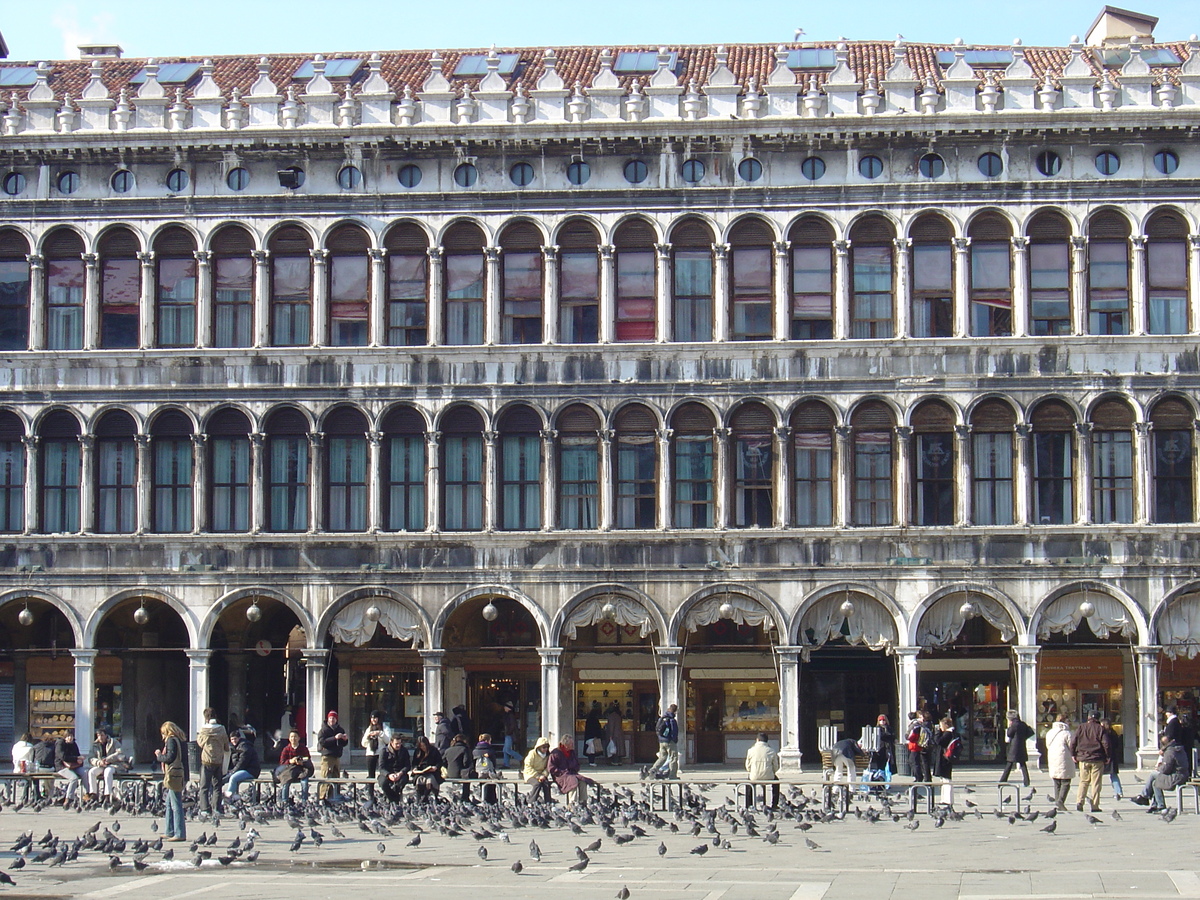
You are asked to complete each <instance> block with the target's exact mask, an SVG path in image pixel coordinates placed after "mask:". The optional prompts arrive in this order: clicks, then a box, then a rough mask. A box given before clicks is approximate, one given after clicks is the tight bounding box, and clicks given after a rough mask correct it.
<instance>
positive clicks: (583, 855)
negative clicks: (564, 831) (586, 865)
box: [575, 847, 588, 859]
mask: <svg viewBox="0 0 1200 900" xmlns="http://www.w3.org/2000/svg"><path fill="white" fill-rule="evenodd" d="M575 856H576V858H577V859H587V858H588V855H587V852H586V851H585V850H584V849H583V848H582V847H576V848H575Z"/></svg>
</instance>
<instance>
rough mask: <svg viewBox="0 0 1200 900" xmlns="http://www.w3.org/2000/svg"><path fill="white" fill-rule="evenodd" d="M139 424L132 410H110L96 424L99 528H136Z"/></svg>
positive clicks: (120, 530) (107, 531)
mask: <svg viewBox="0 0 1200 900" xmlns="http://www.w3.org/2000/svg"><path fill="white" fill-rule="evenodd" d="M136 435H137V425H136V424H134V421H133V419H132V417H130V415H129V413H125V412H110V413H108V414H107V415H106V416H104V418H103V419H101V420H100V423H99V424H98V425H97V426H96V462H95V469H96V531H97V532H98V533H100V534H132V533H133V532H134V531H135V530H136V529H137V480H138V467H137V441H136Z"/></svg>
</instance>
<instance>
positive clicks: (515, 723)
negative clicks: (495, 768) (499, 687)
mask: <svg viewBox="0 0 1200 900" xmlns="http://www.w3.org/2000/svg"><path fill="white" fill-rule="evenodd" d="M502 725H503V728H504V747H503V749H502V750H501V751H500V752H501V758H500V763H501V766H500V768H502V769H507V768H508V764H509V759H510V758H511V759H515V760H516V761H517V762H521V754H520V753H519V752H517V743H518V741H517V738H518V736H519V735H520V732H521V722H520V720H519V719H518V718H517V711H516V708H515V707H514V706H513V702H512V701H511V700H508V701H506V702H505V704H504V718H503V720H502Z"/></svg>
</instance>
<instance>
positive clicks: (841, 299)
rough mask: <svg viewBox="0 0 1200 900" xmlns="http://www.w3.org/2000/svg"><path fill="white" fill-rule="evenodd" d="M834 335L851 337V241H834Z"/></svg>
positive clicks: (841, 337)
mask: <svg viewBox="0 0 1200 900" xmlns="http://www.w3.org/2000/svg"><path fill="white" fill-rule="evenodd" d="M833 261H834V265H833V337H834V339H835V340H839V341H841V340H845V339H846V338H848V337H850V290H851V283H850V282H851V280H852V273H851V272H850V242H849V241H834V242H833Z"/></svg>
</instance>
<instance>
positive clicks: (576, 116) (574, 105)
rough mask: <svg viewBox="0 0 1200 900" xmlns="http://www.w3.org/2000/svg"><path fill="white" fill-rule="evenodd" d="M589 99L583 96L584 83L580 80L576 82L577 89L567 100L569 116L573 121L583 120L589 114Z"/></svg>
mask: <svg viewBox="0 0 1200 900" xmlns="http://www.w3.org/2000/svg"><path fill="white" fill-rule="evenodd" d="M587 109H588V101H587V97H585V96H583V85H582V84H581V83H579V82H578V81H576V82H575V90H574V91H573V92H572V93H571V99H570V100H569V101H568V102H567V116H568V117H569V118H570V120H571V121H572V122H582V121H583V120H584V117H585V116H587Z"/></svg>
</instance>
